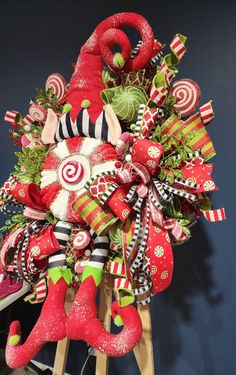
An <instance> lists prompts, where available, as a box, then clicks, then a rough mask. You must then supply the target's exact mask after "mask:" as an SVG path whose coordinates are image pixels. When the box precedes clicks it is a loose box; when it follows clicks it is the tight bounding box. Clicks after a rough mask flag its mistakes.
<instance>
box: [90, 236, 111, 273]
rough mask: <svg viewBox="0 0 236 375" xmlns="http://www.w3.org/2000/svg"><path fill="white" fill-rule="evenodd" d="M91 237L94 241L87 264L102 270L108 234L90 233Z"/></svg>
mask: <svg viewBox="0 0 236 375" xmlns="http://www.w3.org/2000/svg"><path fill="white" fill-rule="evenodd" d="M92 238H93V242H94V250H93V252H92V256H91V258H90V259H89V262H88V265H89V266H91V267H94V268H98V269H101V270H102V269H103V267H104V264H105V262H106V259H107V254H108V250H109V239H108V236H96V234H95V233H93V234H92Z"/></svg>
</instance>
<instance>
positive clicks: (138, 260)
mask: <svg viewBox="0 0 236 375" xmlns="http://www.w3.org/2000/svg"><path fill="white" fill-rule="evenodd" d="M149 218H150V207H149V203H148V201H147V203H146V225H145V228H143V227H142V226H141V228H140V230H139V234H138V249H137V255H136V257H135V259H134V260H133V262H132V265H131V267H130V272H131V274H134V272H135V271H136V270H137V269H139V268H140V266H141V264H142V263H143V261H144V258H145V247H146V245H147V238H148V232H149Z"/></svg>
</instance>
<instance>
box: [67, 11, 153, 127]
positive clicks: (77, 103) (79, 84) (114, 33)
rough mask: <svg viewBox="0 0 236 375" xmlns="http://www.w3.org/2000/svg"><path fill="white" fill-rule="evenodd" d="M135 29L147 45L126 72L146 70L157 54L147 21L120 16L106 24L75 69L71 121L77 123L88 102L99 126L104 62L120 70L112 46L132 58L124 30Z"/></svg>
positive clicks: (84, 49) (99, 28) (133, 15)
mask: <svg viewBox="0 0 236 375" xmlns="http://www.w3.org/2000/svg"><path fill="white" fill-rule="evenodd" d="M124 26H131V27H134V28H135V29H136V30H138V31H139V32H140V34H141V37H142V40H143V44H142V46H141V47H140V50H139V53H138V54H137V56H136V57H135V58H134V59H133V60H129V61H127V63H126V64H125V66H124V68H123V69H124V70H125V71H133V70H139V69H142V68H144V67H145V65H146V64H147V63H148V62H149V60H150V59H151V57H152V53H153V45H154V35H153V31H152V29H151V27H150V25H149V23H148V22H147V20H146V19H145V18H144V17H142V16H141V15H139V14H136V13H118V14H114V15H113V16H111V17H108V18H107V19H105V20H104V21H102V22H101V23H100V24H99V25H98V26H97V28H96V29H95V31H94V32H93V34H92V35H91V37H90V38H89V39H88V41H87V42H86V43H85V45H84V46H83V47H82V48H81V52H80V55H79V57H78V60H77V62H76V65H75V71H74V74H73V76H72V79H71V82H70V87H69V91H68V103H70V104H71V105H72V110H71V118H72V120H75V119H76V118H77V116H78V114H79V112H80V110H81V102H82V100H84V99H88V100H89V101H90V103H91V104H90V106H89V108H88V113H89V116H90V119H91V121H92V122H95V121H96V119H97V117H98V116H99V114H100V113H101V110H102V107H103V102H102V100H101V98H100V91H101V90H102V89H103V88H104V85H103V81H102V69H103V64H102V58H103V59H104V60H105V62H106V63H107V64H108V65H109V66H110V67H112V68H113V69H117V67H116V66H114V63H113V57H114V54H113V53H112V50H111V48H112V46H113V45H114V44H118V45H119V46H120V47H121V51H122V55H123V57H124V59H128V57H129V55H130V43H129V40H128V38H127V37H126V36H125V34H124V33H123V32H122V31H121V30H117V29H119V28H120V27H124Z"/></svg>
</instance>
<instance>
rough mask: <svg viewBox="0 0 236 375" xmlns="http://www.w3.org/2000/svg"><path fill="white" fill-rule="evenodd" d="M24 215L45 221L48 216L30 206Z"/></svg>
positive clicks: (26, 208)
mask: <svg viewBox="0 0 236 375" xmlns="http://www.w3.org/2000/svg"><path fill="white" fill-rule="evenodd" d="M23 214H24V216H26V217H29V218H30V219H33V220H44V219H45V215H46V213H45V212H42V211H38V210H35V209H33V208H31V207H28V206H26V207H25V209H24V212H23Z"/></svg>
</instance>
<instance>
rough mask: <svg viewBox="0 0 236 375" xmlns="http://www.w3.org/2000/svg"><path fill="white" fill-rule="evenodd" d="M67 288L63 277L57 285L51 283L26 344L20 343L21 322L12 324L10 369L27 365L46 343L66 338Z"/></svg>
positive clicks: (7, 347) (8, 359) (8, 348)
mask: <svg viewBox="0 0 236 375" xmlns="http://www.w3.org/2000/svg"><path fill="white" fill-rule="evenodd" d="M67 287H68V285H67V283H66V282H65V280H64V279H63V277H62V278H61V279H60V280H59V281H58V282H57V283H56V284H53V282H52V280H50V281H49V288H48V290H49V291H48V296H47V299H46V301H45V302H44V305H43V308H42V311H41V314H40V317H39V319H38V321H37V323H36V324H35V326H34V328H33V329H32V331H31V333H30V335H29V336H28V338H27V340H26V341H25V343H24V344H21V343H20V337H21V330H20V322H19V321H14V322H12V324H11V326H10V332H9V335H8V341H7V346H6V362H7V364H8V366H9V367H11V368H19V367H22V366H24V365H26V364H27V363H28V362H29V361H30V360H31V359H32V358H33V357H34V356H35V355H36V354H37V353H38V352H39V351H40V349H41V348H42V346H43V345H44V344H45V343H46V342H48V341H58V340H62V339H64V338H65V336H66V318H67V314H66V312H65V308H64V301H65V295H66V291H67Z"/></svg>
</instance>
